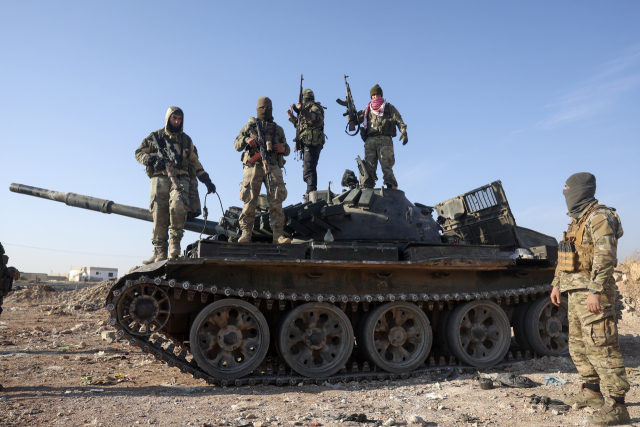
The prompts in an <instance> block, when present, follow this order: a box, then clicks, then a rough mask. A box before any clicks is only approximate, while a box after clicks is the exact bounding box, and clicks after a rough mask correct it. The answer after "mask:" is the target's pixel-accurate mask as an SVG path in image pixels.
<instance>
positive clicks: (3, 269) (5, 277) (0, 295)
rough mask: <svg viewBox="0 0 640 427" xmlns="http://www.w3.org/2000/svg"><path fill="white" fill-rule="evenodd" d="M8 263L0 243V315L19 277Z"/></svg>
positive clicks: (0, 385) (0, 387)
mask: <svg viewBox="0 0 640 427" xmlns="http://www.w3.org/2000/svg"><path fill="white" fill-rule="evenodd" d="M8 263H9V257H8V256H7V255H5V254H4V248H3V247H2V243H0V285H1V286H2V288H1V289H0V314H1V313H2V303H3V302H4V297H6V296H7V295H9V292H11V289H12V288H13V281H14V280H18V278H19V277H20V272H19V271H18V269H16V268H15V267H7V264H8ZM0 391H2V384H0Z"/></svg>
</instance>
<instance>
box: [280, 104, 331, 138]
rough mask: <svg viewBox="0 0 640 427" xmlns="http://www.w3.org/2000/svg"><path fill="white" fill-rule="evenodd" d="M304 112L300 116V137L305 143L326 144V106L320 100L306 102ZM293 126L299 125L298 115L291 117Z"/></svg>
mask: <svg viewBox="0 0 640 427" xmlns="http://www.w3.org/2000/svg"><path fill="white" fill-rule="evenodd" d="M304 107H305V109H304V114H303V115H302V117H301V118H300V137H301V142H302V143H303V144H305V145H319V144H322V145H324V141H325V136H324V107H323V106H322V105H321V104H320V103H319V102H308V103H306V104H305V106H304ZM289 121H290V122H291V123H293V126H294V127H296V126H297V125H298V119H297V118H296V117H289Z"/></svg>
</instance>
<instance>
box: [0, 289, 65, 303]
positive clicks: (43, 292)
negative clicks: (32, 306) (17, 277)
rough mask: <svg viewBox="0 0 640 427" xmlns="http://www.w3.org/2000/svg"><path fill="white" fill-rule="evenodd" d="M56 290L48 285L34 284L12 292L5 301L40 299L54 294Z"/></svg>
mask: <svg viewBox="0 0 640 427" xmlns="http://www.w3.org/2000/svg"><path fill="white" fill-rule="evenodd" d="M56 293H57V292H56V290H55V289H53V288H52V287H51V286H49V285H34V286H28V287H24V288H21V289H19V290H16V291H15V292H13V293H12V294H11V295H10V296H9V298H8V299H7V302H26V301H42V300H46V299H49V298H51V297H52V296H55V294H56Z"/></svg>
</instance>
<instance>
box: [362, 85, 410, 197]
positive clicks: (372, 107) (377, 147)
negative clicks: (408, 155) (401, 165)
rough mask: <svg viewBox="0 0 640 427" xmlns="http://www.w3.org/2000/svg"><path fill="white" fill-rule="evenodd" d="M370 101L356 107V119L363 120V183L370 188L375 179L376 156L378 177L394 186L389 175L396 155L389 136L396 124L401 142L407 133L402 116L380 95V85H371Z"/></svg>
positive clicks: (391, 187) (392, 134)
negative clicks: (361, 107)
mask: <svg viewBox="0 0 640 427" xmlns="http://www.w3.org/2000/svg"><path fill="white" fill-rule="evenodd" d="M369 94H370V95H371V102H370V103H369V105H367V107H366V108H365V109H364V110H361V111H358V122H359V123H362V124H363V128H364V129H363V131H364V134H363V139H364V138H365V137H366V139H365V141H364V162H365V167H366V168H367V172H368V174H369V179H368V180H367V181H365V183H364V187H366V188H373V187H374V185H375V182H376V181H377V180H378V177H377V175H376V169H378V160H379V161H380V167H381V168H382V178H383V180H384V183H385V184H386V186H387V188H390V189H397V188H398V181H396V177H395V176H394V175H393V165H394V164H395V163H396V158H395V156H394V154H393V139H392V138H393V137H394V136H396V127H397V128H398V130H400V133H401V135H400V141H403V142H402V145H406V144H407V142H409V138H408V137H407V125H406V124H405V123H404V122H403V121H402V116H401V115H400V113H399V112H398V110H397V109H396V107H394V106H393V105H391V104H389V103H388V102H386V101H385V100H384V98H382V88H381V87H380V86H379V85H375V86H374V87H372V88H371V91H370V92H369Z"/></svg>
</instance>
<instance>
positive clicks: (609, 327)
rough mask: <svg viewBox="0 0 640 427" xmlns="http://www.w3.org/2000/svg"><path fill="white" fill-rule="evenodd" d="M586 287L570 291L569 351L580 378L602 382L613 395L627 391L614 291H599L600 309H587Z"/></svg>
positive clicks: (587, 293) (627, 383) (623, 393)
mask: <svg viewBox="0 0 640 427" xmlns="http://www.w3.org/2000/svg"><path fill="white" fill-rule="evenodd" d="M588 295H589V291H588V290H575V291H569V312H568V314H567V316H568V318H569V353H570V354H571V359H573V363H574V364H575V365H576V368H577V369H578V372H579V373H580V376H581V377H582V380H583V381H584V382H586V383H590V384H599V383H600V384H601V387H602V388H604V389H606V390H607V391H608V392H609V394H610V395H612V396H620V397H621V396H624V395H625V394H626V393H627V392H628V391H629V382H628V381H627V374H626V372H625V367H624V362H623V360H622V353H621V352H620V345H619V344H618V325H617V322H616V314H615V291H605V292H602V293H601V299H600V305H601V307H602V311H601V312H600V313H599V314H593V313H591V312H590V311H589V310H587V296H588Z"/></svg>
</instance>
